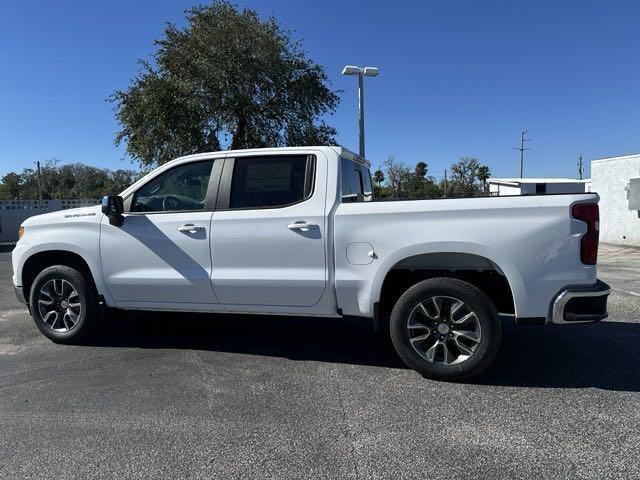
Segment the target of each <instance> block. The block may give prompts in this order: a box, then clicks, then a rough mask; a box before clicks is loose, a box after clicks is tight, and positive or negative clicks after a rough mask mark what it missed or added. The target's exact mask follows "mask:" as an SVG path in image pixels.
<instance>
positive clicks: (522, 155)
mask: <svg viewBox="0 0 640 480" xmlns="http://www.w3.org/2000/svg"><path fill="white" fill-rule="evenodd" d="M525 133H527V131H526V130H522V131H521V132H520V147H513V148H514V149H516V150H520V178H523V177H524V151H525V150H531V149H530V148H524V142H528V141H529V140H531V139H530V138H524V134H525Z"/></svg>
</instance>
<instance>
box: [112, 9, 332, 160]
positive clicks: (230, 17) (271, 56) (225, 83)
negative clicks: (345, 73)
mask: <svg viewBox="0 0 640 480" xmlns="http://www.w3.org/2000/svg"><path fill="white" fill-rule="evenodd" d="M155 43H156V45H157V46H158V49H157V51H156V52H155V53H154V54H153V61H152V62H141V65H142V69H141V71H140V73H139V74H138V75H137V76H136V77H135V78H134V79H133V81H132V83H131V84H130V86H129V88H128V89H127V90H123V91H116V92H115V93H114V94H113V95H112V96H111V97H110V100H111V101H112V102H114V103H115V105H116V116H117V119H118V120H119V122H120V124H121V125H122V130H121V131H120V132H119V133H118V134H117V136H116V140H115V142H116V144H120V143H122V142H125V143H126V146H127V153H128V154H129V155H130V156H132V157H133V158H135V159H136V160H137V161H138V162H140V164H141V165H142V166H154V165H157V164H161V163H164V162H166V161H168V160H170V159H172V158H175V157H177V156H180V155H184V154H188V153H194V152H200V151H209V150H220V149H222V148H232V149H238V148H253V147H273V146H285V145H286V146H296V145H312V144H314V145H316V144H320V145H326V144H330V143H333V142H334V136H335V130H334V129H333V128H332V127H330V126H328V125H327V124H326V123H325V122H324V121H323V120H322V117H323V116H324V115H325V114H328V113H332V112H333V111H334V110H335V108H336V106H337V105H338V102H339V97H338V92H336V91H333V90H331V89H330V87H329V86H328V82H327V76H326V74H325V71H324V68H323V67H322V66H320V65H318V64H316V63H314V62H313V61H312V60H311V59H309V58H308V57H307V55H306V54H305V52H304V51H303V50H302V48H301V45H300V43H299V42H295V41H292V39H291V36H290V33H289V32H287V31H285V30H283V29H282V28H281V27H280V25H279V24H278V22H277V21H276V20H275V19H274V18H269V19H267V20H262V19H261V18H260V17H259V16H258V14H257V13H256V12H255V11H254V10H251V9H247V8H245V9H242V10H240V9H238V7H237V6H235V5H233V4H231V3H228V2H226V1H218V0H217V1H214V2H213V3H212V4H210V5H207V6H202V7H195V8H192V9H191V10H188V11H187V12H186V26H185V27H184V28H179V27H177V26H175V25H172V24H169V25H168V26H167V27H166V29H165V33H164V37H163V38H162V39H160V40H157V41H156V42H155Z"/></svg>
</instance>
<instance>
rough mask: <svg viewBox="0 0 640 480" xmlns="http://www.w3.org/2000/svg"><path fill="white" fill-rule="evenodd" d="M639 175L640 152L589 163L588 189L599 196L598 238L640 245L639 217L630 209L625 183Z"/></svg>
mask: <svg viewBox="0 0 640 480" xmlns="http://www.w3.org/2000/svg"><path fill="white" fill-rule="evenodd" d="M635 177H640V154H638V155H627V156H625V157H613V158H604V159H602V160H593V161H592V162H591V191H592V192H595V193H597V194H599V195H600V203H599V205H600V241H602V242H608V243H617V244H621V245H635V246H640V218H638V212H637V211H636V210H629V201H628V198H627V186H628V184H629V179H630V178H635Z"/></svg>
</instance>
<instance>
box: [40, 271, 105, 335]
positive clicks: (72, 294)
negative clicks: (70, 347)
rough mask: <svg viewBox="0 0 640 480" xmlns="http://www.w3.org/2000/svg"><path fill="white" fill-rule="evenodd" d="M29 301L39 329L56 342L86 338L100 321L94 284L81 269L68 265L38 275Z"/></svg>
mask: <svg viewBox="0 0 640 480" xmlns="http://www.w3.org/2000/svg"><path fill="white" fill-rule="evenodd" d="M29 304H30V306H31V314H32V317H33V321H34V323H35V324H36V327H38V330H40V331H41V332H42V333H43V334H44V335H45V336H46V337H47V338H49V339H51V340H53V341H54V342H56V343H78V342H81V341H83V340H86V339H87V338H88V337H89V336H90V334H91V333H93V331H94V330H95V327H96V325H97V322H98V317H99V316H98V302H97V297H96V293H95V291H94V289H93V286H92V285H91V284H90V283H89V282H88V281H87V279H86V278H85V277H84V275H83V274H82V273H81V272H79V271H78V270H76V269H74V268H71V267H68V266H66V265H54V266H51V267H48V268H45V269H44V270H43V271H42V272H40V273H39V274H38V276H37V277H36V278H35V280H34V281H33V284H32V286H31V292H30V294H29Z"/></svg>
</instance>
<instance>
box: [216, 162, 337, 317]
mask: <svg viewBox="0 0 640 480" xmlns="http://www.w3.org/2000/svg"><path fill="white" fill-rule="evenodd" d="M326 168H327V160H326V157H324V155H323V154H321V153H319V152H318V153H317V154H313V155H312V154H309V155H307V154H297V153H296V154H278V155H262V156H257V155H255V154H254V155H239V156H236V157H235V158H227V159H226V160H225V165H224V170H223V174H222V179H221V183H220V188H219V194H218V204H217V205H216V210H215V212H214V213H213V217H212V221H211V232H212V233H211V245H212V255H213V269H212V272H213V273H212V277H211V278H212V283H213V290H214V292H215V294H216V296H217V298H218V299H219V301H220V303H224V304H232V305H280V306H312V305H315V304H316V303H317V302H318V301H319V300H320V298H321V297H322V294H323V292H324V289H325V287H326V283H327V262H326V249H325V242H326V240H325V237H326V215H325V198H326Z"/></svg>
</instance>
